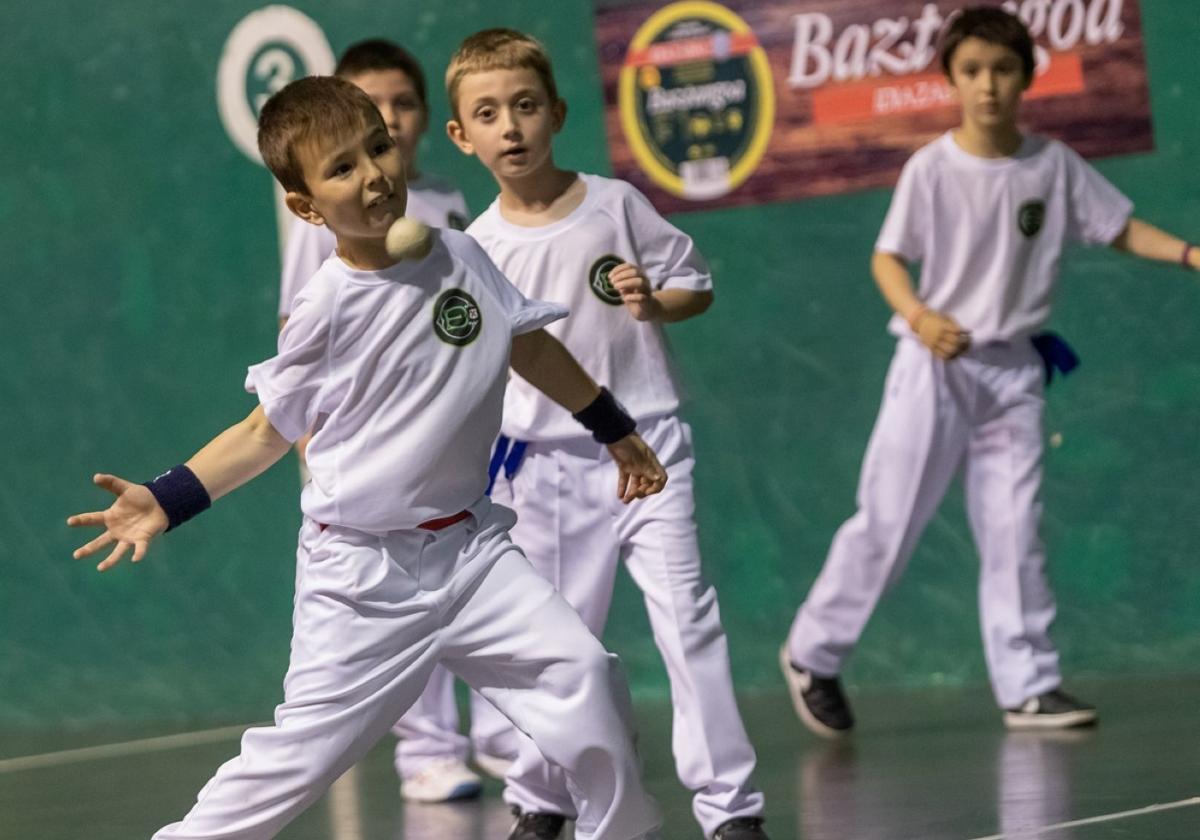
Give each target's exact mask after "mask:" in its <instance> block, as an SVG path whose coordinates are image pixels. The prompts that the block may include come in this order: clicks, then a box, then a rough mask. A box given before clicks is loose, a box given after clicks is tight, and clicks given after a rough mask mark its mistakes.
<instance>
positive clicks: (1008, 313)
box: [780, 7, 1200, 737]
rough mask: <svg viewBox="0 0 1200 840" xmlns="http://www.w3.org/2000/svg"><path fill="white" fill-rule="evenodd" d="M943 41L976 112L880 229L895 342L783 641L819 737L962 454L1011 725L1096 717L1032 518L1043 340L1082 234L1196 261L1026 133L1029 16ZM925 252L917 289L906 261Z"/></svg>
mask: <svg viewBox="0 0 1200 840" xmlns="http://www.w3.org/2000/svg"><path fill="white" fill-rule="evenodd" d="M941 59H942V69H943V71H944V72H945V74H946V77H947V78H948V79H949V81H950V84H951V86H952V87H953V89H954V91H955V93H956V94H957V96H958V98H959V100H960V103H961V107H962V124H961V125H960V126H959V127H958V128H957V129H954V130H953V131H949V132H947V133H946V134H944V135H942V136H941V137H939V138H938V139H937V140H934V141H933V142H932V143H930V144H929V145H927V146H925V147H924V148H922V149H920V150H919V151H917V153H916V154H914V155H913V157H912V158H911V159H910V160H909V162H908V163H907V164H906V165H905V167H904V170H903V172H902V173H901V175H900V182H899V184H898V185H897V187H896V192H895V195H894V196H893V198H892V205H891V208H890V210H889V211H888V215H887V219H886V220H885V222H884V225H883V230H882V231H881V232H880V234H879V240H878V242H877V243H876V246H875V254H874V257H873V258H872V270H873V273H874V277H875V281H876V283H877V284H878V285H879V289H880V291H881V292H882V294H883V296H884V298H885V300H886V301H887V302H888V305H889V306H891V307H892V309H893V310H894V311H895V313H896V314H895V316H894V317H893V318H892V320H891V324H890V330H891V332H892V333H893V334H894V335H895V336H896V337H897V338H898V339H899V340H898V343H897V346H896V354H895V357H894V358H893V360H892V365H891V368H890V370H889V372H888V378H887V383H886V385H885V391H884V398H883V405H882V407H881V408H880V413H879V417H878V419H877V420H876V423H875V429H874V431H873V432H872V435H871V440H870V443H869V444H868V446H867V452H866V456H865V458H864V461H863V466H862V474H861V477H860V479H859V489H858V512H857V513H856V514H855V515H854V516H853V517H852V518H851V519H850V520H848V521H847V522H846V523H845V524H844V525H843V526H842V527H841V529H840V530H839V531H838V532H837V535H836V536H835V537H834V540H833V545H832V547H831V548H830V550H829V555H828V557H827V558H826V561H825V565H824V567H823V568H822V570H821V573H820V575H819V577H818V578H817V580H816V582H815V583H814V584H813V587H812V590H811V591H810V592H809V594H808V598H807V599H806V600H805V602H804V603H803V605H801V607H800V609H799V612H798V613H797V615H796V618H795V621H794V623H793V624H792V628H791V633H790V635H789V637H788V640H787V643H786V644H785V645H784V646H783V648H782V650H781V651H780V664H781V667H782V669H783V672H784V675H785V677H786V678H787V682H788V685H789V688H790V691H791V695H792V701H793V704H794V705H795V708H796V712H797V714H798V715H799V716H800V719H801V720H802V721H803V722H804V724H805V725H806V726H807V727H808V728H809V729H811V730H812V731H813V732H815V733H817V734H818V735H822V736H825V737H837V736H840V735H843V734H845V733H847V732H848V731H849V730H850V729H851V728H852V727H853V725H854V718H853V715H852V714H851V711H850V706H849V704H848V703H847V701H846V699H845V696H844V694H843V692H842V688H841V683H840V680H839V678H838V675H839V674H840V673H841V670H842V666H843V663H844V661H845V659H846V657H847V656H848V655H849V654H850V652H851V651H852V650H853V648H854V645H855V643H856V642H857V641H858V638H859V636H860V635H861V633H862V631H863V628H864V627H865V626H866V623H867V620H868V619H869V618H870V616H871V613H872V612H873V611H874V609H875V606H876V604H877V603H878V600H879V598H880V596H881V595H882V594H883V592H884V591H885V590H886V589H887V588H888V587H889V586H891V585H892V584H894V583H895V582H896V581H897V580H898V579H899V577H900V575H901V574H902V573H903V571H904V567H905V565H906V563H907V562H908V559H909V558H910V557H911V555H912V552H913V550H914V548H915V547H916V544H917V540H918V539H919V537H920V535H921V532H922V531H923V530H924V528H925V526H926V524H928V522H929V520H930V518H932V516H933V514H934V513H935V512H936V510H937V507H938V505H939V504H940V502H941V499H942V497H943V496H944V495H945V492H946V489H947V488H948V486H949V484H950V482H951V480H952V479H953V478H954V476H955V475H956V474H957V473H958V472H959V470H960V469H961V470H962V472H963V477H964V481H965V485H966V494H967V510H968V515H969V519H970V525H971V529H972V531H973V533H974V536H975V543H976V546H977V548H978V550H979V555H980V561H981V566H980V577H979V611H980V621H981V624H982V630H983V643H984V653H985V655H986V657H987V663H988V672H989V675H990V677H991V684H992V690H993V692H994V694H995V697H996V701H997V703H998V704H999V706H1000V708H1001V709H1003V718H1004V723H1005V725H1006V726H1008V727H1009V728H1010V729H1057V728H1065V727H1073V726H1084V725H1088V724H1091V723H1094V722H1095V720H1096V711H1095V709H1094V708H1092V707H1091V706H1090V705H1088V704H1087V703H1084V702H1081V701H1079V700H1077V699H1075V698H1074V697H1072V696H1070V695H1069V694H1067V693H1065V692H1063V691H1062V689H1061V687H1060V685H1061V682H1062V675H1061V673H1060V671H1059V662H1058V651H1057V650H1056V649H1055V647H1054V643H1053V642H1052V641H1051V640H1050V635H1049V630H1050V625H1051V622H1052V621H1053V619H1054V614H1055V603H1054V595H1053V593H1052V592H1051V591H1050V586H1049V583H1048V581H1047V579H1046V568H1045V567H1046V558H1045V553H1044V550H1043V547H1042V543H1041V540H1040V538H1039V534H1038V531H1039V526H1040V520H1041V512H1042V503H1041V482H1042V446H1043V445H1042V410H1043V406H1044V403H1045V400H1044V383H1043V377H1044V376H1045V373H1044V367H1043V366H1044V364H1045V362H1043V359H1042V358H1040V357H1039V352H1038V350H1037V349H1035V346H1034V342H1033V338H1034V336H1035V334H1036V333H1037V332H1038V330H1039V329H1040V328H1041V327H1042V325H1043V324H1044V323H1045V322H1046V319H1047V318H1048V317H1049V315H1050V304H1051V300H1052V298H1053V292H1054V286H1055V282H1056V281H1057V279H1058V263H1059V258H1060V256H1061V254H1062V250H1063V247H1064V245H1066V244H1067V243H1068V242H1080V243H1085V244H1091V245H1111V246H1112V247H1114V248H1117V249H1118V250H1122V251H1126V252H1128V253H1131V254H1134V255H1136V256H1140V257H1145V258H1148V259H1153V260H1160V261H1163V262H1176V263H1178V262H1182V263H1183V264H1184V265H1186V266H1188V267H1190V268H1193V269H1195V268H1197V267H1200V252H1198V251H1197V250H1196V249H1195V248H1193V247H1191V246H1190V245H1188V244H1187V243H1185V242H1183V241H1181V240H1179V239H1176V238H1175V237H1173V236H1170V235H1169V234H1166V233H1164V232H1162V231H1160V230H1158V229H1157V228H1154V227H1152V226H1150V225H1148V224H1146V223H1144V222H1141V221H1139V220H1137V219H1135V218H1132V216H1131V213H1132V210H1133V205H1132V204H1131V202H1130V201H1129V199H1128V198H1126V197H1125V196H1124V195H1122V194H1121V193H1120V192H1119V191H1118V190H1117V189H1116V188H1115V187H1114V186H1113V185H1112V184H1110V183H1109V182H1108V181H1107V180H1105V178H1104V177H1103V176H1101V175H1100V173H1098V172H1097V171H1096V170H1095V169H1094V168H1092V167H1091V166H1090V165H1088V164H1087V163H1086V162H1085V161H1084V160H1083V159H1082V158H1081V157H1080V156H1079V155H1078V154H1076V153H1075V152H1073V151H1072V150H1071V149H1069V148H1068V147H1067V146H1065V145H1063V144H1062V143H1060V142H1057V141H1055V140H1050V139H1047V138H1044V137H1038V136H1035V135H1025V134H1022V133H1021V131H1020V129H1019V127H1018V125H1017V115H1018V108H1019V105H1020V102H1021V96H1022V94H1023V93H1024V92H1025V90H1026V89H1027V88H1028V87H1029V85H1030V83H1031V82H1032V81H1033V74H1034V45H1033V40H1032V38H1031V37H1030V35H1029V32H1028V30H1027V29H1026V28H1025V26H1024V24H1022V23H1021V21H1020V20H1019V19H1018V18H1017V17H1015V16H1013V15H1011V14H1009V13H1007V12H1005V11H1003V10H1001V9H999V8H996V7H975V8H968V9H966V10H964V11H963V12H962V13H961V14H960V15H959V16H958V17H957V18H955V19H954V21H953V23H952V24H951V25H950V26H949V28H948V29H947V31H946V34H945V36H944V38H943V43H942V53H941ZM918 262H919V263H921V277H920V284H919V287H918V288H916V289H914V288H913V282H912V277H911V275H910V274H909V269H908V265H909V264H912V263H918ZM1046 370H1048V368H1047V369H1046Z"/></svg>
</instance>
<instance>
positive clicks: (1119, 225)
mask: <svg viewBox="0 0 1200 840" xmlns="http://www.w3.org/2000/svg"><path fill="white" fill-rule="evenodd" d="M1063 149H1064V150H1065V153H1066V167H1067V184H1068V190H1069V195H1068V200H1069V203H1070V208H1069V213H1068V219H1069V223H1068V227H1067V238H1068V239H1070V240H1071V241H1072V242H1081V243H1084V244H1086V245H1109V244H1111V243H1112V241H1113V240H1114V239H1116V238H1117V236H1118V235H1120V233H1121V231H1123V230H1124V229H1125V226H1126V225H1127V224H1129V217H1130V216H1131V215H1132V214H1133V202H1132V201H1130V200H1129V199H1128V198H1127V197H1126V196H1125V194H1124V193H1122V192H1121V191H1120V190H1118V189H1117V188H1116V187H1114V186H1113V185H1112V182H1110V181H1109V180H1108V179H1107V178H1105V177H1104V176H1103V175H1101V174H1100V173H1099V172H1098V171H1096V168H1095V167H1094V166H1092V165H1091V164H1090V163H1088V162H1087V161H1085V160H1084V159H1083V158H1082V157H1081V156H1080V155H1079V153H1078V152H1076V151H1075V150H1074V149H1071V148H1069V147H1067V146H1065V145H1064V146H1063Z"/></svg>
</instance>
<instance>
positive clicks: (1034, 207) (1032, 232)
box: [1017, 199, 1046, 238]
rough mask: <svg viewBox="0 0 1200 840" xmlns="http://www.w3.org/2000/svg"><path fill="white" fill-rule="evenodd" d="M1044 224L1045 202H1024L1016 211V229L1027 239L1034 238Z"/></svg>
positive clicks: (1035, 200)
mask: <svg viewBox="0 0 1200 840" xmlns="http://www.w3.org/2000/svg"><path fill="white" fill-rule="evenodd" d="M1045 222H1046V202H1044V201H1041V200H1040V199H1034V200H1033V201H1026V202H1025V203H1024V204H1022V205H1021V209H1020V210H1018V211H1017V227H1018V228H1020V229H1021V233H1023V234H1025V236H1026V237H1027V238H1029V237H1034V236H1036V235H1037V232H1038V231H1039V230H1041V229H1042V225H1043V224H1045Z"/></svg>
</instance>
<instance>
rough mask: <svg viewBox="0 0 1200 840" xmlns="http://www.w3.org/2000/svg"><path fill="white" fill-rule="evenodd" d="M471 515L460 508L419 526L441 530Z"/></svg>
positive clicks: (320, 523)
mask: <svg viewBox="0 0 1200 840" xmlns="http://www.w3.org/2000/svg"><path fill="white" fill-rule="evenodd" d="M470 515H471V511H469V510H460V511H459V512H458V513H453V514H451V515H450V516H443V517H441V518H440V519H430V520H429V521H427V522H422V523H421V524H420V525H418V526H417V527H418V528H422V529H424V530H426V531H440V530H442V529H443V528H449V527H450V526H451V525H457V524H458V523H459V522H462V521H463V520H464V519H466V518H467V517H468V516H470ZM317 524H318V525H320V526H321V530H322V531H324V530H325V529H326V528H328V527H329V526H328V525H326V524H325V523H324V522H318V523H317Z"/></svg>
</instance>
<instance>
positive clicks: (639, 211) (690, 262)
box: [625, 185, 712, 292]
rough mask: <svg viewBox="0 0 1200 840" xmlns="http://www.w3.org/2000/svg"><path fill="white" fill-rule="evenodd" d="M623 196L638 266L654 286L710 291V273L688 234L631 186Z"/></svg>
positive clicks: (627, 223) (658, 287)
mask: <svg viewBox="0 0 1200 840" xmlns="http://www.w3.org/2000/svg"><path fill="white" fill-rule="evenodd" d="M626 186H627V187H628V195H627V196H626V198H625V207H626V214H625V224H626V225H627V227H628V232H629V236H630V239H631V240H632V241H633V242H634V243H635V248H636V250H637V254H636V255H635V256H634V258H635V259H636V260H637V261H638V268H640V269H642V271H643V272H645V274H646V278H647V279H648V280H649V281H650V285H651V286H653V287H654V288H655V289H656V290H657V289H690V290H691V291H694V292H709V291H712V273H711V272H710V271H709V268H708V263H707V262H706V261H705V259H704V256H703V255H702V254H701V253H700V251H699V250H697V248H696V245H695V243H694V242H692V238H691V237H690V236H688V235H687V234H686V233H684V232H683V231H681V230H680V229H679V228H677V227H675V226H674V225H673V224H671V223H670V222H668V221H667V220H666V219H664V218H663V217H662V216H660V215H659V213H658V211H657V210H655V209H654V205H652V204H651V203H650V200H649V199H648V198H646V196H644V195H642V194H641V193H640V192H639V191H638V190H637V189H635V188H634V187H632V186H629V185H626Z"/></svg>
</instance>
